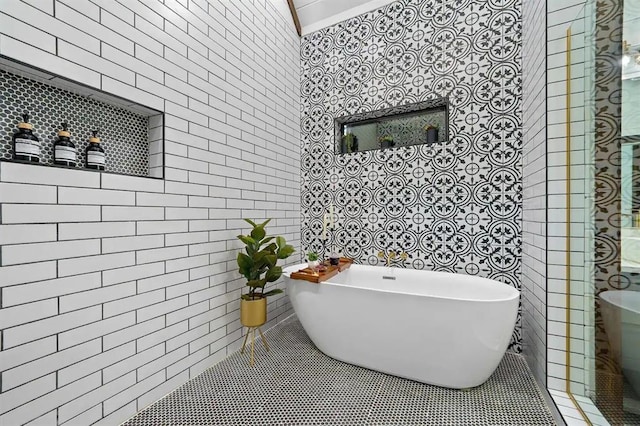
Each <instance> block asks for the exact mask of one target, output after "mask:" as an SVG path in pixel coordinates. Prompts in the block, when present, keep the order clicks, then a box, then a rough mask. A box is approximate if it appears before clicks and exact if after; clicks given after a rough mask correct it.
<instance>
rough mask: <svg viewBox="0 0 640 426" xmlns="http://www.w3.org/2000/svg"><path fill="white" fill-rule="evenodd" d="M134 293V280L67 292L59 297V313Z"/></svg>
mask: <svg viewBox="0 0 640 426" xmlns="http://www.w3.org/2000/svg"><path fill="white" fill-rule="evenodd" d="M134 294H136V283H135V281H132V282H128V283H124V284H118V285H113V286H109V287H101V288H97V289H93V290H88V291H82V292H80V293H74V294H69V295H66V296H61V297H60V299H59V300H60V302H59V303H60V313H64V312H69V311H75V310H76V309H81V308H86V307H89V306H93V305H99V304H102V303H105V302H109V301H112V300H117V299H123V298H125V297H127V296H133V295H134Z"/></svg>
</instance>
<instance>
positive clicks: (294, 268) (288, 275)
mask: <svg viewBox="0 0 640 426" xmlns="http://www.w3.org/2000/svg"><path fill="white" fill-rule="evenodd" d="M353 266H365V267H372V268H383V269H384V268H385V267H383V266H373V265H358V264H354V265H353ZM306 267H307V264H306V263H299V264H296V265H290V266H287V267H286V268H283V269H282V276H284V277H286V278H287V279H288V280H290V281H302V282H306V283H308V284H313V285H327V284H329V285H331V286H334V287H345V288H354V289H360V290H367V291H376V292H380V293H387V294H402V295H406V296H414V297H429V298H433V299H442V300H456V301H460V302H474V303H497V302H510V301H513V300H515V299H518V298H520V295H521V292H520V290H518V289H517V288H515V287H513V286H511V285H509V284H505V283H501V282H500V281H496V280H493V279H491V278H484V277H477V276H473V275H466V274H456V273H453V272H441V271H430V270H426V269H425V270H421V269H411V268H406V269H410V270H412V271H419V272H437V273H440V274H451V275H462V276H466V277H470V278H480V279H483V280H488V281H491V284H492V285H495V286H498V285H500V286H506V287H507V288H509V291H511V292H512V293H513V294H512V295H511V296H510V297H496V298H492V299H472V298H464V297H453V296H437V295H432V294H419V293H414V292H408V291H393V290H382V289H375V288H367V287H353V286H350V285H348V284H341V283H336V282H332V281H331V278H329V280H327V281H323V282H321V283H317V284H316V283H312V282H310V281H306V280H299V279H292V278H291V273H293V272H297V271H299V270H300V269H304V268H306ZM399 269H405V268H399Z"/></svg>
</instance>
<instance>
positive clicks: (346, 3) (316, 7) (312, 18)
mask: <svg viewBox="0 0 640 426" xmlns="http://www.w3.org/2000/svg"><path fill="white" fill-rule="evenodd" d="M393 1H394V0H293V4H294V5H295V8H296V13H297V14H298V19H299V20H300V26H301V27H302V35H305V34H309V33H312V32H314V31H317V30H320V29H322V28H325V27H328V26H331V25H334V24H337V23H338V22H341V21H344V20H345V19H349V18H352V17H354V16H357V15H360V14H361V13H364V12H369V11H371V10H374V9H377V8H379V7H380V6H384V5H385V4H388V3H392V2H393Z"/></svg>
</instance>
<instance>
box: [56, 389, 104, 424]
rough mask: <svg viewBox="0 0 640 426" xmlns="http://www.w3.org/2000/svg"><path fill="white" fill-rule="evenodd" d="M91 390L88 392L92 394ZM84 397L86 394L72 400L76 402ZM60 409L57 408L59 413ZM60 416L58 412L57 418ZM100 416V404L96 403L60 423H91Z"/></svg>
mask: <svg viewBox="0 0 640 426" xmlns="http://www.w3.org/2000/svg"><path fill="white" fill-rule="evenodd" d="M93 392H96V391H93ZM93 392H90V394H93ZM85 397H86V394H85V395H83V396H81V397H80V398H78V399H74V400H73V402H76V401H78V400H83V399H84V398H85ZM60 410H61V408H59V409H58V413H60ZM61 417H62V416H61V415H60V414H58V418H61ZM101 418H102V404H97V405H94V406H93V407H91V408H89V409H88V410H85V411H83V412H82V413H80V414H78V415H77V416H75V417H73V418H71V419H70V420H67V421H65V422H64V423H60V424H61V425H69V426H70V425H76V424H82V425H91V424H94V423H95V422H97V421H98V420H100V419H101Z"/></svg>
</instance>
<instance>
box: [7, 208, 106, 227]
mask: <svg viewBox="0 0 640 426" xmlns="http://www.w3.org/2000/svg"><path fill="white" fill-rule="evenodd" d="M0 208H1V209H2V210H1V211H2V223H3V224H11V223H55V222H98V221H99V220H100V207H99V206H62V205H46V204H2V205H0Z"/></svg>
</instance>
